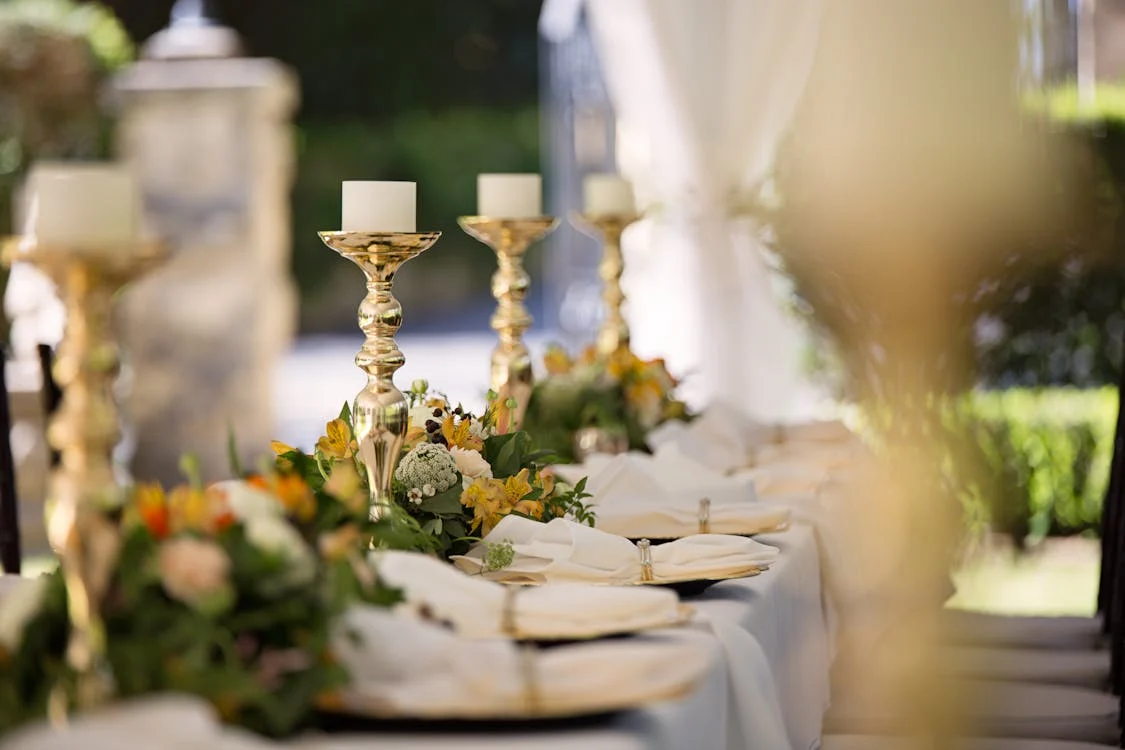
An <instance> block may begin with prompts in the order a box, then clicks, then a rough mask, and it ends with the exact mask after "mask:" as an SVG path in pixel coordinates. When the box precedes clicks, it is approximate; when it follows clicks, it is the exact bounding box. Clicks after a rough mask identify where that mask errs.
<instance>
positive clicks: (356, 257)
mask: <svg viewBox="0 0 1125 750" xmlns="http://www.w3.org/2000/svg"><path fill="white" fill-rule="evenodd" d="M318 234H319V236H320V239H321V241H322V242H324V244H325V245H327V246H328V247H330V248H332V249H333V250H335V251H336V252H337V253H339V254H340V255H342V256H343V257H345V258H347V259H348V260H350V261H351V262H352V263H355V264H356V265H357V266H359V268H360V270H361V271H363V274H364V276H365V277H366V278H367V296H366V297H364V299H363V302H361V303H360V305H359V316H358V320H359V327H360V330H362V331H363V333H364V334H365V335H366V336H367V339H366V340H365V341H364V343H363V348H362V349H360V350H359V353H358V354H356V356H355V363H356V366H357V367H359V369H361V370H363V371H364V372H365V373H367V385H366V386H365V387H364V388H363V390H362V391H360V392H359V394H357V395H356V397H355V402H354V403H353V405H352V426H353V427H354V428H355V438H356V441H357V443H358V445H359V457H360V459H362V461H363V464H364V466H365V467H366V469H367V481H368V486H369V487H370V490H371V517H372V518H373V519H378V518H380V517H381V516H382V514H383V511H382V509H383V508H385V507H387V506H389V505H391V504H392V503H393V502H394V496H393V494H392V492H391V483H392V481H393V479H394V474H395V467H396V466H397V465H398V458H399V453H401V452H402V446H403V444H404V443H405V442H406V430H407V427H408V426H409V416H410V410H409V408H408V406H407V403H406V397H405V396H403V395H402V391H400V390H399V389H398V388H396V387H395V384H394V374H395V372H396V371H397V370H398V369H399V368H400V367H402V365H403V364H404V363H405V361H406V359H405V358H404V357H403V355H402V352H401V351H399V348H398V345H397V344H396V343H395V333H396V332H397V331H398V329H399V326H401V325H402V305H401V304H399V301H398V300H397V299H395V297H394V295H393V294H391V285H392V284H393V283H394V277H395V272H396V271H398V269H399V268H400V267H401V266H402V264H403V263H405V262H406V261H408V260H410V259H411V258H413V257H415V256H417V255H419V254H421V253H422V252H423V251H425V250H426V249H428V248H429V247H430V246H431V245H433V244H434V243H435V242H437V240H438V238H439V237H441V232H422V233H412V232H410V233H408V232H318Z"/></svg>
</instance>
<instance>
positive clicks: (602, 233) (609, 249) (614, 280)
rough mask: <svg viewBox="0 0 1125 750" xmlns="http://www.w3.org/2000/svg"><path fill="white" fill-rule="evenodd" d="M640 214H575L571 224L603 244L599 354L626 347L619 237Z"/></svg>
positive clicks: (627, 344) (627, 346)
mask: <svg viewBox="0 0 1125 750" xmlns="http://www.w3.org/2000/svg"><path fill="white" fill-rule="evenodd" d="M640 218H641V217H640V215H639V214H576V215H575V216H574V217H573V218H572V219H571V221H572V223H573V224H574V225H575V226H576V227H577V228H578V229H579V230H581V231H583V232H585V233H586V234H589V235H590V236H591V237H594V239H600V240H601V241H602V262H601V263H600V264H598V276H600V277H601V280H602V302H604V303H605V317H604V318H603V319H602V324H601V326H600V327H599V329H598V337H597V345H598V352H599V353H601V354H605V355H609V354H613V353H614V352H616V351H617V350H618V349H628V348H629V324H628V323H626V322H625V315H624V313H623V308H624V307H625V293H624V292H623V291H622V290H621V275H622V274H623V273H624V272H625V258H624V256H623V255H622V254H621V235H622V233H623V232H624V231H625V228H626V227H628V226H629V225H630V224H632V223H633V222H635V221H637V220H638V219H640Z"/></svg>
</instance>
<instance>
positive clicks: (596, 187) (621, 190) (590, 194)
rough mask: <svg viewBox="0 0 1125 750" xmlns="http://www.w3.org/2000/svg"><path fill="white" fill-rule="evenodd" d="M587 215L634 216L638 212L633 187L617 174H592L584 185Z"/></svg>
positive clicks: (587, 177)
mask: <svg viewBox="0 0 1125 750" xmlns="http://www.w3.org/2000/svg"><path fill="white" fill-rule="evenodd" d="M583 193H584V195H585V202H584V205H585V206H586V213H588V214H594V215H599V214H601V215H607V214H632V213H636V211H637V203H636V200H635V199H634V198H633V186H632V185H631V184H630V183H629V181H628V180H625V179H622V178H621V177H620V176H619V175H615V174H591V175H587V176H586V180H585V182H584V183H583Z"/></svg>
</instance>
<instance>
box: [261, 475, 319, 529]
mask: <svg viewBox="0 0 1125 750" xmlns="http://www.w3.org/2000/svg"><path fill="white" fill-rule="evenodd" d="M246 481H247V482H249V483H250V484H251V485H252V486H254V487H257V488H259V489H262V490H265V491H266V492H268V493H270V494H271V495H273V496H274V498H276V499H277V502H278V503H280V504H281V507H283V508H285V512H286V513H287V514H288V515H290V516H293V517H294V518H296V519H298V520H301V521H311V520H312V518H313V516H315V515H316V496H315V495H313V491H312V489H310V488H309V485H308V484H307V483H306V482H305V480H304V479H302V478H301V477H299V476H298V475H296V474H274V475H271V476H269V477H262V476H252V477H250V478H249V479H247V480H246Z"/></svg>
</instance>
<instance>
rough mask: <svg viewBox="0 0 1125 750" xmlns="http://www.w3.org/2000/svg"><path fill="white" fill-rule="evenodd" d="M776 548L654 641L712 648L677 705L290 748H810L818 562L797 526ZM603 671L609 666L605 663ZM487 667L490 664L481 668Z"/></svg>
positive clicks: (815, 706) (822, 651) (819, 696)
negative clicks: (755, 569)
mask: <svg viewBox="0 0 1125 750" xmlns="http://www.w3.org/2000/svg"><path fill="white" fill-rule="evenodd" d="M760 539H761V540H762V541H763V542H764V543H767V544H771V545H774V546H776V547H778V548H780V549H781V555H780V557H779V559H778V562H777V563H776V564H775V565H774V566H773V567H772V568H771V569H770V570H768V571H766V572H764V573H762V574H761V575H759V576H756V577H754V578H747V579H741V580H735V581H725V582H723V583H719V584H717V585H715V586H713V587H712V588H711V589H709V590H708V591H707V592H705V593H704V594H703V595H701V596H700V597H697V598H694V599H691V600H689V601H690V602H691V603H692V604H694V605H695V606H696V608H697V610H698V612H699V614H700V618H699V619H700V622H698V623H697V624H696V625H695V626H694V627H692V628H690V629H681V630H669V631H662V632H660V633H657V634H654V635H653V636H650V637H658V638H689V639H693V640H697V641H700V642H702V643H704V644H706V646H707V647H708V648H709V649H710V650H711V652H712V664H711V668H710V670H709V671H708V673H707V675H706V677H705V678H704V679H703V681H702V683H701V684H700V686H699V687H698V688H697V689H696V690H695V691H693V693H692V694H691V695H688V696H686V697H685V698H683V699H680V700H675V701H668V702H665V703H662V704H659V705H655V706H651V707H649V708H646V709H643V710H637V711H630V712H626V713H623V714H619V715H617V716H616V717H613V718H612V719H611V720H608V721H607V722H606V723H604V724H595V725H591V726H579V727H575V728H567V727H566V726H565V725H560V724H559V723H557V722H556V723H553V724H551V725H550V727H549V728H543V729H539V728H535V727H533V726H531V727H529V728H528V730H527V731H512V732H504V733H500V734H496V733H493V734H477V735H470V734H450V733H441V732H426V733H419V732H409V733H404V732H398V733H394V732H373V733H363V734H354V735H347V734H334V735H308V736H305V737H302V738H300V739H298V740H294V741H291V742H289V743H287V745H286V747H288V748H292V749H293V750H359V748H368V747H378V748H380V750H431V749H433V750H438V749H444V748H448V750H486V749H487V750H515V749H516V748H521V749H522V748H532V747H534V748H542V749H544V750H562V749H563V748H568V749H569V748H581V750H634V749H640V748H645V749H648V750H685V749H690V750H736V749H737V750H744V749H745V748H754V750H809V749H810V748H813V747H815V746H816V744H817V743H818V742H819V737H820V726H821V717H822V715H823V712H824V710H825V708H826V707H827V705H828V672H829V660H830V658H829V634H828V628H827V626H826V624H825V617H824V609H823V607H822V604H821V596H822V594H821V585H820V561H819V556H818V552H817V544H816V539H815V535H814V533H813V531H812V529H811V528H810V527H808V526H805V525H802V524H794V526H793V527H792V528H791V529H790V530H788V531H786V532H783V533H780V534H775V535H770V536H768V537H760ZM606 666H607V669H611V668H612V665H610V664H607V665H606ZM482 668H487V665H482Z"/></svg>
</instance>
